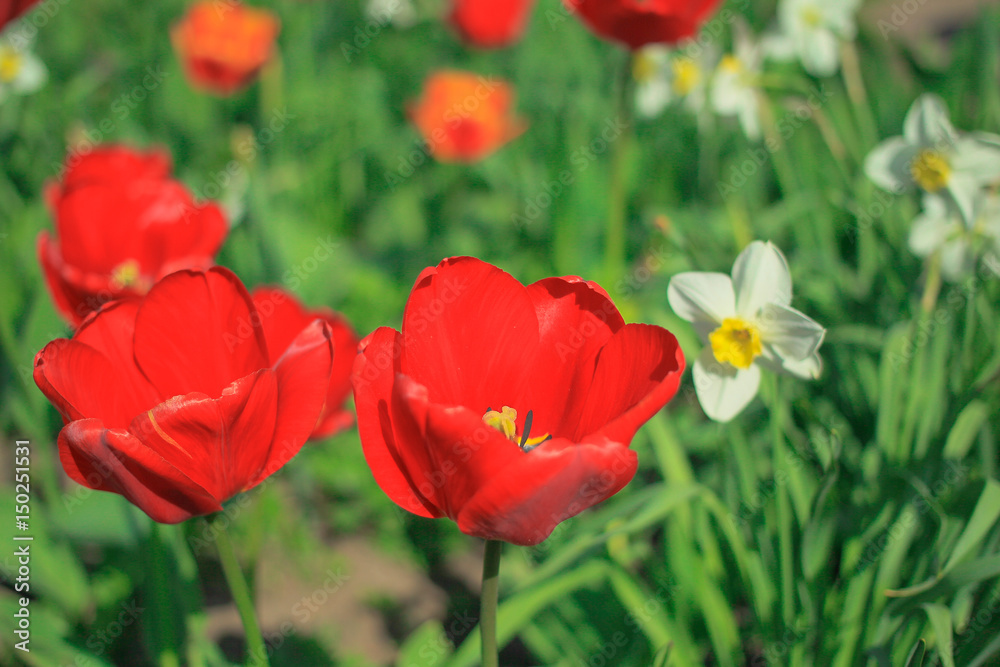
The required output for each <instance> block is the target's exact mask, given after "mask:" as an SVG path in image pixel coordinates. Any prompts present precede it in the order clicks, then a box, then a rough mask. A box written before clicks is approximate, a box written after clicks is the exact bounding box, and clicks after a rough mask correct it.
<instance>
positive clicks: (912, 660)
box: [904, 639, 927, 667]
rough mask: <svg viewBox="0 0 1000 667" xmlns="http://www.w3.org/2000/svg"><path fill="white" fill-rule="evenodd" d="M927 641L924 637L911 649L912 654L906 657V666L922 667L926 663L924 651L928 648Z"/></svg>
mask: <svg viewBox="0 0 1000 667" xmlns="http://www.w3.org/2000/svg"><path fill="white" fill-rule="evenodd" d="M926 645H927V642H925V641H924V640H923V639H921V640H920V641H918V642H917V643H916V644H914V645H913V648H912V649H910V655H908V656H907V657H906V665H904V667H921V665H923V664H924V651H925V650H926Z"/></svg>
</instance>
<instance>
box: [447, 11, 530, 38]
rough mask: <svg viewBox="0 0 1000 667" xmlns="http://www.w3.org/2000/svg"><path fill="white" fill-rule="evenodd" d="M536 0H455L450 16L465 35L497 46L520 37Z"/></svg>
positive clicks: (453, 23) (464, 36) (454, 24)
mask: <svg viewBox="0 0 1000 667" xmlns="http://www.w3.org/2000/svg"><path fill="white" fill-rule="evenodd" d="M534 4H535V0H455V3H454V4H453V5H452V8H451V15H450V17H449V19H450V21H451V23H452V25H453V26H455V28H456V29H457V30H458V32H459V34H461V36H462V39H464V40H465V41H467V42H469V43H470V44H472V45H473V46H479V47H482V48H486V49H494V48H499V47H503V46H508V45H510V44H513V43H514V42H516V41H517V40H518V39H520V38H521V34H522V33H523V32H524V26H525V24H526V23H527V21H528V16H529V15H530V14H531V9H532V7H534Z"/></svg>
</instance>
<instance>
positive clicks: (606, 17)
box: [563, 0, 721, 51]
mask: <svg viewBox="0 0 1000 667" xmlns="http://www.w3.org/2000/svg"><path fill="white" fill-rule="evenodd" d="M720 1H721V0H563V2H564V3H565V4H566V6H567V7H568V8H569V9H570V10H571V11H574V12H576V13H577V14H578V15H579V16H580V18H581V19H582V20H583V22H584V23H586V24H587V25H588V26H589V27H590V29H591V30H593V31H594V32H595V33H597V34H598V35H599V36H601V37H603V38H605V39H610V40H612V41H615V42H621V43H622V44H625V45H626V46H628V47H629V48H630V49H632V50H633V51H634V50H636V49H639V48H642V47H643V46H645V45H646V44H676V43H677V42H679V41H681V40H684V39H687V38H688V37H693V36H694V35H695V34H696V33H697V32H698V30H699V29H700V28H701V24H702V23H703V22H704V21H705V20H706V19H707V18H708V17H709V16H710V15H711V14H712V12H714V11H715V9H716V7H718V6H719V4H720Z"/></svg>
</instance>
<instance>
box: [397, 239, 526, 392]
mask: <svg viewBox="0 0 1000 667" xmlns="http://www.w3.org/2000/svg"><path fill="white" fill-rule="evenodd" d="M534 311H535V308H534V305H533V304H532V302H531V298H530V297H529V296H528V291H527V289H526V288H525V287H524V286H523V285H522V284H521V283H519V282H518V281H517V280H515V279H514V278H513V277H511V276H510V275H509V274H507V273H505V272H504V271H501V270H500V269H498V268H496V267H495V266H492V265H490V264H487V263H485V262H482V261H480V260H478V259H475V258H472V257H457V258H452V259H446V260H444V261H443V262H441V263H440V264H438V265H437V266H436V267H434V268H430V269H427V270H425V271H424V272H423V273H422V274H421V275H420V277H419V278H418V279H417V282H416V285H414V288H413V291H412V292H411V293H410V298H409V301H407V303H406V311H405V312H404V314H403V341H404V344H403V357H402V360H401V364H400V368H401V372H402V373H403V374H405V375H407V376H408V377H410V378H412V379H413V380H415V381H416V382H418V383H420V384H422V385H424V386H425V387H427V389H428V390H429V392H430V398H431V400H432V401H433V402H435V403H441V404H444V405H456V406H458V405H464V406H465V407H467V408H469V409H470V410H472V411H473V412H480V411H482V412H486V409H487V408H489V407H498V406H503V405H509V406H512V407H514V406H517V405H520V404H521V403H522V402H523V399H524V398H525V396H526V394H527V389H528V387H529V382H530V381H533V380H535V379H536V377H535V375H534V369H533V368H532V367H531V365H532V363H533V362H534V360H535V355H536V352H537V350H538V320H537V318H536V317H535V312H534Z"/></svg>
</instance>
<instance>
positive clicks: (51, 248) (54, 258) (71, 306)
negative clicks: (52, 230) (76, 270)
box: [37, 231, 83, 326]
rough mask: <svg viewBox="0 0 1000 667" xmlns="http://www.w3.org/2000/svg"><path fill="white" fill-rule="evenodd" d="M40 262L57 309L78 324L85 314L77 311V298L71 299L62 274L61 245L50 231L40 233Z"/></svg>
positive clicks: (38, 247)
mask: <svg viewBox="0 0 1000 667" xmlns="http://www.w3.org/2000/svg"><path fill="white" fill-rule="evenodd" d="M37 250H38V262H39V264H41V265H42V272H43V273H44V274H45V284H46V285H47V286H48V288H49V294H50V295H51V296H52V301H53V302H55V306H56V310H57V311H59V314H60V315H62V316H63V317H64V318H65V319H66V320H67V321H68V322H69V323H70V324H72V325H73V326H77V325H79V324H80V322H81V321H83V316H82V315H78V314H77V313H76V309H77V305H78V304H77V303H76V300H75V299H73V300H71V298H70V294H69V292H68V290H67V289H66V286H65V284H64V281H63V279H62V276H61V269H62V265H63V260H62V256H61V255H60V254H59V246H58V245H57V244H56V242H55V241H53V240H52V239H51V238H50V237H49V234H48V232H45V231H42V232H40V233H39V234H38V245H37Z"/></svg>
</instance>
